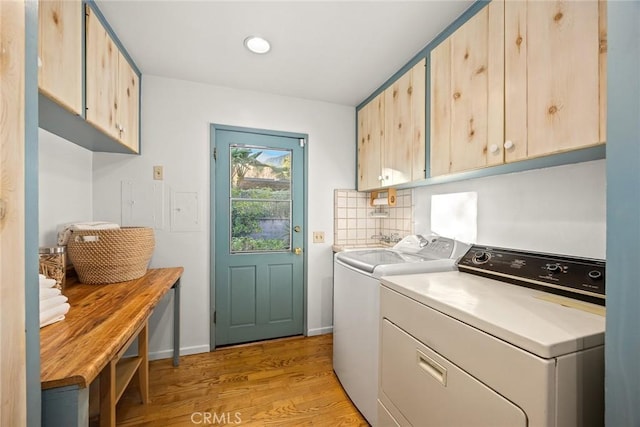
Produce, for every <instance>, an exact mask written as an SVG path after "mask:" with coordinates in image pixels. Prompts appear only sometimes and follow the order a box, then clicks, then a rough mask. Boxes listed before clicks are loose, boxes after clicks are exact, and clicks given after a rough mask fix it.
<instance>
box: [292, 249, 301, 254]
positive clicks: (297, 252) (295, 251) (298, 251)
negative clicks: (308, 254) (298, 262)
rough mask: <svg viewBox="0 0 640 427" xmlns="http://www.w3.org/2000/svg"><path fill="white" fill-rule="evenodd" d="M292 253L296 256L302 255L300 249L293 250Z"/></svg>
mask: <svg viewBox="0 0 640 427" xmlns="http://www.w3.org/2000/svg"><path fill="white" fill-rule="evenodd" d="M293 253H294V254H296V255H302V248H295V249H294V250H293Z"/></svg>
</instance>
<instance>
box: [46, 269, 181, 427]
mask: <svg viewBox="0 0 640 427" xmlns="http://www.w3.org/2000/svg"><path fill="white" fill-rule="evenodd" d="M182 272H183V268H182V267H174V268H158V269H151V270H148V271H147V274H146V275H144V276H143V277H141V278H139V279H136V280H130V281H128V282H121V283H111V284H107V285H85V284H81V283H73V281H72V280H70V281H69V283H68V285H67V287H66V288H65V290H64V292H63V294H64V295H65V296H67V297H68V298H69V304H70V305H71V309H70V310H69V313H67V315H66V318H65V320H63V321H61V322H58V323H54V324H53V325H49V326H45V327H44V328H42V329H41V330H40V381H41V385H42V390H43V393H42V408H43V409H42V425H43V426H49V425H51V426H62V425H64V426H69V427H71V426H86V425H88V420H89V385H90V384H91V382H92V381H93V380H94V379H96V378H97V377H98V375H101V385H102V386H103V387H101V388H102V390H101V393H100V394H101V399H102V400H103V403H104V405H101V418H103V417H104V419H106V420H107V423H108V425H109V424H110V425H115V403H116V402H117V399H118V398H119V396H116V394H121V391H122V390H117V389H116V373H115V367H116V364H117V362H118V360H119V359H120V358H121V357H122V355H123V354H124V352H125V351H126V349H127V348H128V346H129V344H131V342H132V341H133V340H134V339H135V337H136V336H137V337H139V340H140V341H141V342H140V343H139V360H137V362H136V363H137V366H136V367H135V368H133V372H129V373H128V374H127V376H129V378H128V379H126V382H127V383H128V381H129V380H130V379H131V377H132V376H133V374H134V373H135V372H136V370H138V369H139V370H140V375H139V377H140V380H141V382H142V384H141V391H142V395H143V396H142V397H143V401H146V400H147V399H148V375H147V373H148V354H147V347H146V341H147V322H148V319H149V317H150V316H151V313H152V312H153V309H154V308H155V306H156V305H157V304H158V302H159V301H160V300H161V299H162V297H164V295H165V294H166V293H167V292H169V290H170V289H172V288H173V289H174V292H175V294H174V325H173V326H174V337H173V338H174V343H173V345H174V348H173V363H174V365H175V366H177V364H178V362H179V350H180V334H179V329H180V324H179V321H180V277H181V275H182ZM126 361H127V362H129V364H130V365H131V364H132V363H131V361H129V360H128V359H126ZM125 364H126V363H125ZM130 370H131V369H130ZM129 374H130V375H129ZM111 380H113V381H111ZM103 382H104V383H106V384H102V383H103ZM125 385H126V384H125ZM122 389H124V387H122ZM118 392H120V393H118ZM114 398H115V399H114ZM105 405H106V406H105ZM105 411H107V412H106V413H105ZM101 424H103V423H102V422H101Z"/></svg>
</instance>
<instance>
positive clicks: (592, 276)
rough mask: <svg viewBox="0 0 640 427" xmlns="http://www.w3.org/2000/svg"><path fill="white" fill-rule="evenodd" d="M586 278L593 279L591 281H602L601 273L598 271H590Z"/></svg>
mask: <svg viewBox="0 0 640 427" xmlns="http://www.w3.org/2000/svg"><path fill="white" fill-rule="evenodd" d="M588 276H589V278H590V279H593V280H598V279H602V272H601V271H598V270H591V271H590V272H589V274H588Z"/></svg>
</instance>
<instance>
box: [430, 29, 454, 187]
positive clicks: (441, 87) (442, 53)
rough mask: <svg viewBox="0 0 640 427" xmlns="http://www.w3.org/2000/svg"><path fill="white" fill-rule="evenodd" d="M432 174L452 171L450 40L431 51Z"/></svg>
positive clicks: (436, 174)
mask: <svg viewBox="0 0 640 427" xmlns="http://www.w3.org/2000/svg"><path fill="white" fill-rule="evenodd" d="M430 58H431V68H430V71H431V76H430V78H431V81H430V87H431V118H430V120H431V122H430V138H429V139H430V150H431V151H430V160H431V176H438V175H444V174H446V173H449V168H450V163H451V160H450V158H451V157H450V153H449V149H450V146H451V43H449V41H447V40H445V41H444V42H442V43H440V44H439V45H438V46H437V47H436V48H435V49H433V50H432V51H431V56H430Z"/></svg>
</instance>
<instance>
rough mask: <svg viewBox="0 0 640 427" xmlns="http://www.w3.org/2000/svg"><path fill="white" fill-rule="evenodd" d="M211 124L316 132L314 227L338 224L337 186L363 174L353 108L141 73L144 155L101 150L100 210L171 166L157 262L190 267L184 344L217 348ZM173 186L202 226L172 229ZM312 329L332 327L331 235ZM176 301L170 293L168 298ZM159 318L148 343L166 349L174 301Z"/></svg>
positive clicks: (321, 257)
mask: <svg viewBox="0 0 640 427" xmlns="http://www.w3.org/2000/svg"><path fill="white" fill-rule="evenodd" d="M211 123H216V124H224V125H232V126H243V127H251V128H260V129H272V130H278V131H286V132H298V133H306V134H308V135H309V144H308V146H307V149H308V150H309V152H308V156H309V169H308V179H309V180H308V199H309V210H308V224H309V229H308V230H307V236H308V237H307V238H308V239H309V242H310V241H311V232H312V231H324V232H325V235H326V236H330V235H331V233H332V230H333V189H334V188H352V187H353V186H354V180H355V145H354V141H355V109H354V108H353V107H348V106H341V105H334V104H328V103H322V102H316V101H309V100H303V99H295V98H287V97H281V96H275V95H268V94H262V93H257V92H250V91H241V90H235V89H229V88H222V87H215V86H209V85H203V84H198V83H192V82H186V81H180V80H173V79H166V78H162V77H155V76H147V75H145V76H144V77H143V94H142V155H141V156H127V155H118V154H104V153H95V154H94V159H93V161H94V163H93V166H94V167H93V184H94V187H93V191H94V201H93V202H94V205H93V208H94V209H93V212H94V216H95V217H96V218H100V219H104V220H107V221H116V222H119V221H120V182H121V180H125V179H126V180H132V181H134V182H136V183H141V184H147V183H150V182H151V178H152V167H153V165H163V166H164V185H165V200H164V205H165V224H164V228H163V229H162V230H156V242H157V244H156V250H155V253H154V257H153V259H152V261H151V265H152V266H153V267H161V266H178V265H180V266H184V268H185V272H184V275H183V277H182V282H181V283H182V295H181V297H182V319H181V320H182V328H181V333H182V337H181V339H182V345H181V347H182V352H183V354H189V353H196V352H202V351H208V350H209V294H210V292H209V275H210V269H209V222H208V221H209V220H208V218H209V156H210V151H211V149H210V139H209V125H210V124H211ZM171 190H178V191H190V192H197V193H198V194H199V196H200V204H201V206H200V211H201V213H202V216H201V218H203V221H202V223H201V227H200V229H199V230H198V231H195V232H181V233H177V232H171V231H170V227H169V220H168V213H169V194H170V192H171ZM307 255H308V294H307V303H308V310H307V327H308V333H309V334H317V333H323V332H329V331H331V326H332V324H333V313H332V287H333V270H332V268H333V265H332V251H331V241H330V240H327V242H326V243H325V244H313V243H309V247H308V252H307ZM169 299H170V298H169ZM169 299H167V300H166V301H163V303H162V304H161V305H160V307H159V308H158V309H157V310H156V312H157V313H156V314H155V315H154V318H153V319H152V325H151V327H150V329H151V336H150V349H151V352H152V353H155V354H154V356H155V357H168V356H169V351H168V350H169V349H170V348H171V345H172V343H171V321H172V313H171V308H170V306H169V302H170V300H169Z"/></svg>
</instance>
